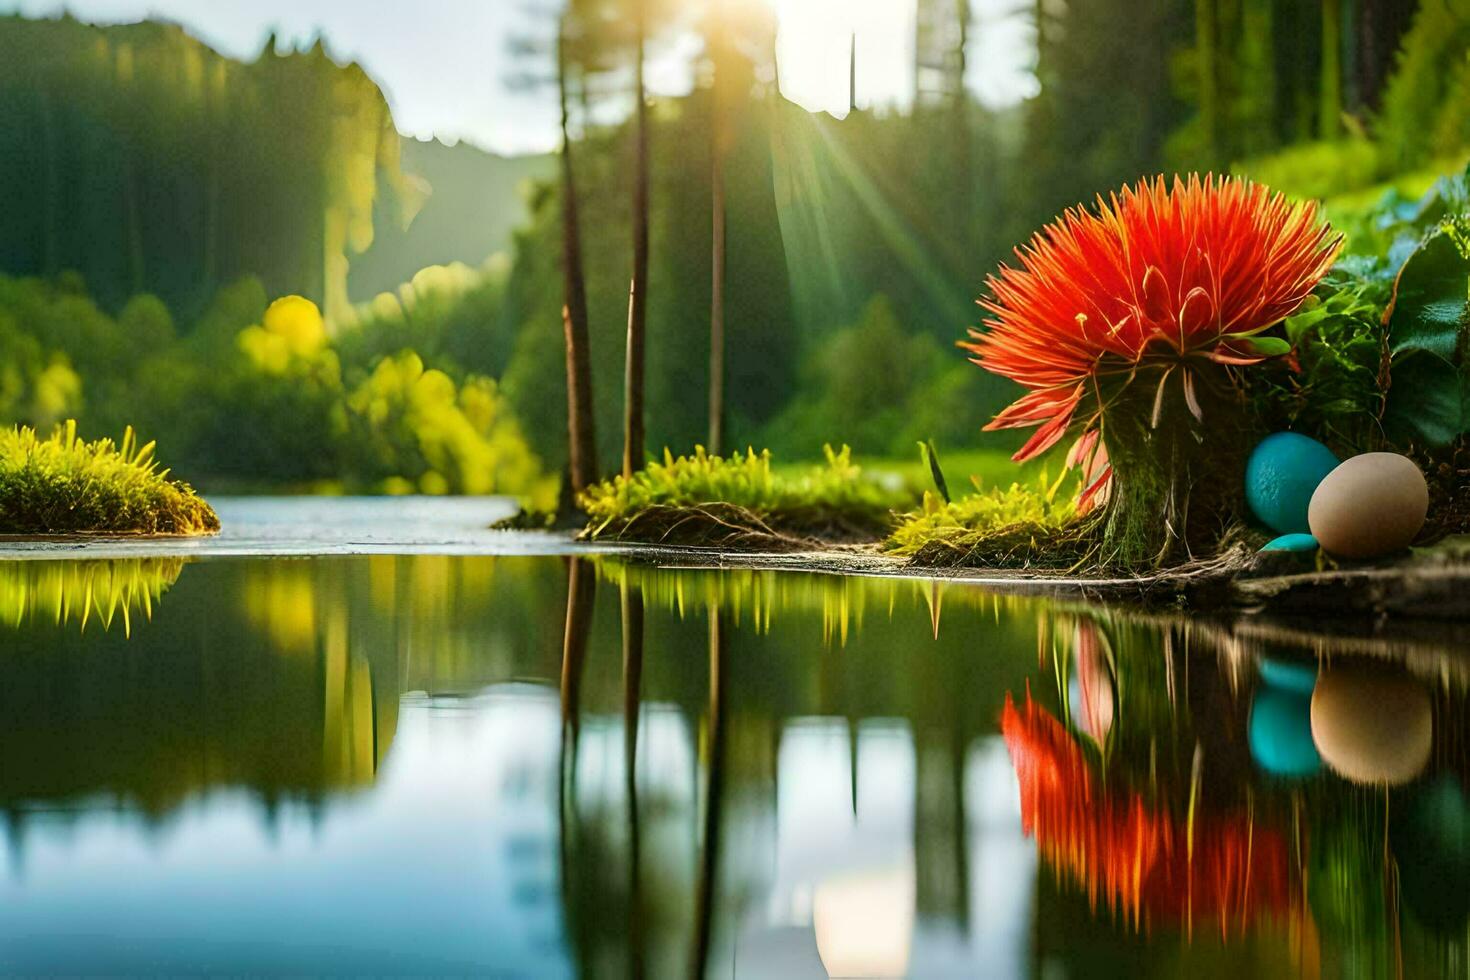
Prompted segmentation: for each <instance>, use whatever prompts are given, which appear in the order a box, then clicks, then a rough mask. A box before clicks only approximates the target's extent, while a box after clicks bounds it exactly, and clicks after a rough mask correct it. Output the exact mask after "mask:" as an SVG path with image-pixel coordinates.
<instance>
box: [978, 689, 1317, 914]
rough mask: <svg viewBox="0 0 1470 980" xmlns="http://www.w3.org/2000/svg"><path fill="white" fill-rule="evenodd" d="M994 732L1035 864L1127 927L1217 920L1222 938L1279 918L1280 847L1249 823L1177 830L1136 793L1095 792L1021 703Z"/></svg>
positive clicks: (1078, 762) (1011, 706)
mask: <svg viewBox="0 0 1470 980" xmlns="http://www.w3.org/2000/svg"><path fill="white" fill-rule="evenodd" d="M1001 730H1002V733H1003V734H1004V736H1005V741H1006V746H1007V747H1008V748H1009V750H1010V754H1011V762H1012V765H1013V766H1014V767H1015V770H1016V777H1017V780H1018V781H1019V783H1020V788H1021V823H1022V827H1023V828H1024V830H1025V831H1026V833H1027V834H1029V835H1033V836H1035V838H1036V840H1037V842H1038V844H1039V847H1040V850H1041V853H1042V857H1043V858H1044V859H1045V860H1046V861H1047V862H1048V863H1050V864H1051V865H1053V867H1054V868H1055V869H1056V870H1057V873H1058V874H1059V875H1065V876H1068V877H1070V878H1072V879H1074V880H1076V881H1079V882H1081V883H1083V884H1084V885H1085V886H1086V888H1087V895H1088V900H1089V902H1090V903H1092V904H1093V905H1094V906H1096V905H1097V903H1098V901H1099V899H1100V898H1101V899H1102V901H1104V902H1105V903H1106V904H1107V906H1108V907H1109V908H1111V909H1114V910H1119V911H1121V912H1122V913H1123V915H1124V917H1125V918H1126V919H1129V920H1131V921H1132V923H1133V924H1134V925H1135V926H1138V927H1142V926H1143V925H1144V924H1145V923H1148V922H1153V921H1155V920H1165V921H1175V920H1183V921H1185V922H1186V923H1187V924H1190V925H1192V924H1193V922H1194V920H1195V919H1217V920H1218V921H1219V924H1220V932H1221V934H1222V935H1228V934H1229V933H1230V931H1231V928H1232V924H1236V925H1238V927H1239V928H1240V929H1241V930H1242V931H1243V930H1244V928H1245V926H1246V925H1247V923H1248V922H1249V921H1250V919H1251V918H1252V917H1255V916H1260V915H1263V914H1273V913H1281V912H1284V911H1285V910H1286V909H1287V907H1288V903H1289V894H1290V881H1289V879H1290V873H1289V870H1288V868H1289V865H1288V854H1287V845H1286V841H1285V839H1284V838H1283V837H1282V836H1281V835H1280V834H1279V833H1277V832H1275V831H1274V830H1271V829H1269V828H1265V827H1258V826H1256V824H1255V822H1254V819H1253V818H1252V817H1251V816H1249V815H1247V816H1245V817H1243V818H1241V817H1235V818H1220V817H1213V816H1202V815H1194V816H1193V818H1192V819H1189V820H1185V821H1183V822H1180V821H1177V820H1175V818H1174V817H1173V816H1172V815H1171V814H1169V813H1168V812H1167V811H1166V810H1164V809H1162V808H1159V807H1157V806H1151V805H1150V804H1149V803H1148V802H1146V801H1145V800H1144V798H1143V797H1142V796H1141V795H1139V794H1137V793H1126V794H1123V793H1117V792H1114V791H1108V790H1104V789H1103V788H1102V787H1101V786H1099V784H1098V782H1097V780H1096V779H1095V778H1094V776H1093V773H1092V771H1091V768H1090V766H1089V763H1088V759H1087V756H1086V754H1085V753H1084V752H1083V750H1082V748H1081V747H1080V746H1079V745H1078V744H1077V743H1076V742H1075V741H1074V740H1073V739H1072V737H1071V736H1070V735H1069V734H1068V732H1067V730H1066V728H1065V727H1063V725H1062V724H1061V722H1059V721H1058V720H1057V719H1055V718H1054V717H1052V716H1051V715H1050V714H1048V713H1047V711H1046V710H1045V709H1044V708H1042V707H1041V706H1040V705H1038V704H1036V703H1035V702H1034V701H1033V700H1031V698H1030V696H1029V695H1028V696H1027V698H1026V702H1025V704H1024V706H1022V707H1021V708H1017V706H1016V704H1015V702H1014V701H1013V700H1012V699H1011V698H1009V697H1007V699H1006V705H1005V709H1004V712H1003V714H1002V716H1001Z"/></svg>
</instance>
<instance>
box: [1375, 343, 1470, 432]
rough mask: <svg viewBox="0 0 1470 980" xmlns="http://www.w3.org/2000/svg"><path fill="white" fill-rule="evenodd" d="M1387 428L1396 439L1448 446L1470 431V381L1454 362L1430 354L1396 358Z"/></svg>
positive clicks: (1414, 352) (1419, 352)
mask: <svg viewBox="0 0 1470 980" xmlns="http://www.w3.org/2000/svg"><path fill="white" fill-rule="evenodd" d="M1384 425H1385V426H1386V427H1387V428H1388V430H1389V432H1390V433H1391V434H1392V435H1394V436H1395V438H1396V439H1399V438H1402V437H1404V436H1408V437H1410V438H1412V439H1415V440H1418V441H1421V442H1423V443H1425V444H1427V445H1429V446H1433V447H1441V446H1447V445H1449V444H1450V443H1452V442H1454V441H1455V439H1456V438H1458V437H1459V436H1460V435H1461V434H1462V433H1464V432H1465V431H1467V430H1470V379H1467V378H1466V377H1465V374H1464V372H1463V371H1462V370H1461V369H1460V368H1459V367H1458V366H1457V365H1456V364H1455V363H1454V362H1452V361H1450V360H1448V359H1446V358H1443V357H1440V356H1438V355H1437V354H1434V353H1431V352H1429V351H1422V350H1421V351H1410V352H1407V353H1405V354H1404V355H1403V356H1402V357H1396V358H1395V359H1394V363H1393V382H1392V386H1391V387H1390V388H1389V397H1388V408H1387V410H1386V411H1385V413H1384Z"/></svg>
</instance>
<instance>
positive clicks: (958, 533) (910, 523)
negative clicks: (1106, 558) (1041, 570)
mask: <svg viewBox="0 0 1470 980" xmlns="http://www.w3.org/2000/svg"><path fill="white" fill-rule="evenodd" d="M1091 525H1092V522H1091V521H1082V520H1079V519H1078V517H1077V512H1076V508H1075V507H1074V505H1073V495H1072V494H1070V493H1066V494H1061V495H1059V494H1058V493H1057V488H1056V487H1055V486H1049V485H1048V483H1047V480H1046V476H1045V474H1042V475H1041V476H1040V478H1039V479H1038V480H1037V482H1036V484H1035V485H1031V484H1021V483H1013V484H1011V486H1010V487H1008V488H1006V489H1004V490H1002V489H999V488H996V489H992V490H980V489H979V487H978V485H977V487H976V492H975V493H973V494H970V495H968V496H965V497H961V498H959V499H958V500H955V501H953V502H952V503H946V502H945V500H944V499H943V498H942V497H940V496H939V495H938V494H936V493H932V492H928V493H925V494H924V504H923V506H922V507H921V508H920V509H919V510H917V511H914V512H912V513H909V514H905V515H904V516H903V517H902V519H901V520H900V522H899V525H898V527H897V528H895V529H894V531H893V533H892V534H891V535H889V537H888V540H887V541H886V542H884V549H885V550H886V551H888V552H889V553H890V554H893V555H896V556H898V557H901V558H907V559H909V561H910V562H911V563H913V564H915V565H923V566H929V567H934V568H953V567H958V566H987V567H1025V566H1032V565H1037V564H1045V565H1048V566H1050V567H1056V566H1059V565H1060V566H1070V565H1073V564H1076V563H1077V562H1079V561H1081V560H1083V559H1085V558H1086V557H1087V555H1088V554H1089V553H1090V552H1091V551H1093V550H1095V548H1096V535H1095V534H1089V533H1087V531H1088V528H1089V527H1090V526H1091Z"/></svg>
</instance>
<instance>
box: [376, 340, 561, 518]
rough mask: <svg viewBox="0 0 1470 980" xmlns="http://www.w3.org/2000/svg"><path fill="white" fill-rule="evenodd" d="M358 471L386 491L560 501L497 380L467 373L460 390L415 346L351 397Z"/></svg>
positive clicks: (381, 366)
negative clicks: (422, 357) (505, 495)
mask: <svg viewBox="0 0 1470 980" xmlns="http://www.w3.org/2000/svg"><path fill="white" fill-rule="evenodd" d="M347 408H348V419H349V422H348V424H349V426H350V428H351V432H352V437H351V439H349V440H348V445H350V446H352V447H353V449H354V451H356V452H359V453H361V454H362V459H361V468H360V472H362V473H363V475H365V476H369V475H373V474H376V475H377V477H378V481H379V488H380V489H383V490H386V491H389V492H414V491H417V492H420V493H430V494H442V493H464V494H493V493H511V494H517V495H521V496H524V497H528V498H530V501H531V503H532V504H533V505H534V506H537V507H542V508H545V507H550V506H551V505H553V504H554V503H555V498H556V480H555V477H550V478H548V477H547V476H546V475H545V474H544V473H543V472H542V469H541V461H540V459H538V458H537V456H536V455H535V454H534V453H532V452H531V450H530V447H529V446H528V445H527V444H526V440H525V437H524V436H523V435H522V433H521V429H520V425H519V424H518V423H517V422H516V420H515V418H514V416H512V415H511V413H510V411H509V410H508V408H507V407H506V403H505V399H504V398H502V397H501V395H500V393H499V391H498V390H497V388H496V385H495V382H494V381H491V380H490V379H488V378H469V379H467V380H466V381H465V383H464V384H463V385H461V386H459V387H457V388H456V386H455V384H454V381H453V380H452V379H451V378H450V377H449V376H448V375H447V374H445V373H444V372H442V371H436V370H425V368H424V363H423V361H422V360H420V359H419V356H418V355H417V354H415V353H413V352H412V351H404V352H403V353H401V354H398V355H397V356H395V357H388V358H384V359H383V360H382V361H380V362H378V366H377V367H376V368H374V370H373V372H372V374H371V375H369V376H368V378H367V379H366V380H364V381H363V382H362V384H361V385H359V386H358V387H357V388H356V389H355V390H354V391H353V392H352V394H351V395H350V396H349V397H348V399H347Z"/></svg>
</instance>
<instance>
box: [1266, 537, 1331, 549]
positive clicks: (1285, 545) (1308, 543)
mask: <svg viewBox="0 0 1470 980" xmlns="http://www.w3.org/2000/svg"><path fill="white" fill-rule="evenodd" d="M1320 547H1321V545H1319V544H1317V539H1316V538H1314V537H1312V536H1311V535H1310V534H1283V535H1282V536H1281V537H1279V538H1272V539H1271V540H1270V541H1268V542H1266V546H1265V547H1263V548H1262V549H1261V550H1262V551H1296V552H1304V551H1316V550H1317V549H1318V548H1320Z"/></svg>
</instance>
